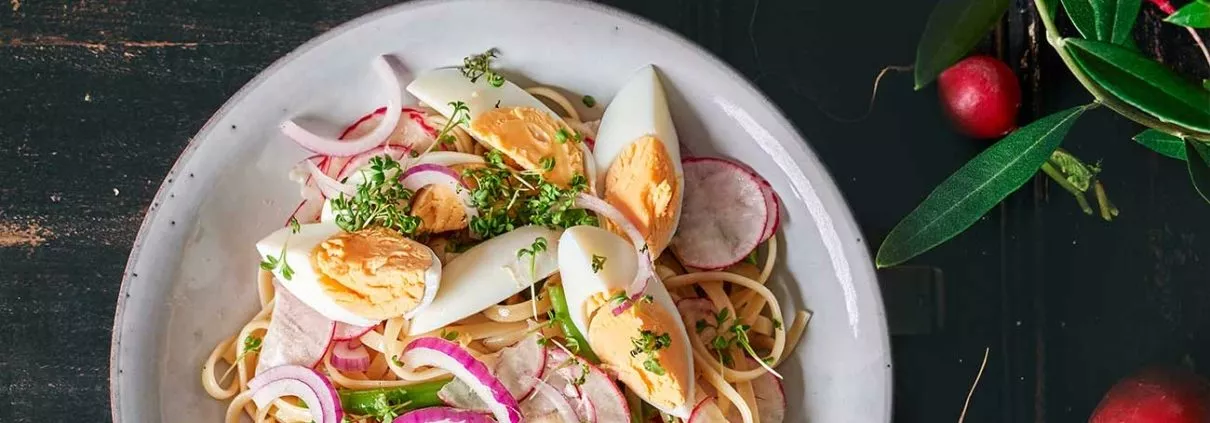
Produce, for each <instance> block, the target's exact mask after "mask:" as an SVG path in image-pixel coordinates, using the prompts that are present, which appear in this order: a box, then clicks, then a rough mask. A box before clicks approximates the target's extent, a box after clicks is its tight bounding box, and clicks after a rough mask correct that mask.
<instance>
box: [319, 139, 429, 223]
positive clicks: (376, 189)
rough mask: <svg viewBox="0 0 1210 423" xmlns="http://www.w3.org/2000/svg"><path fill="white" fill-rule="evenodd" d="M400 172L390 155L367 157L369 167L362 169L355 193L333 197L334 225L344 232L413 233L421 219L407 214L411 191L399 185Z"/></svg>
mask: <svg viewBox="0 0 1210 423" xmlns="http://www.w3.org/2000/svg"><path fill="white" fill-rule="evenodd" d="M401 171H402V168H401V166H400V165H399V162H397V161H395V160H394V159H392V158H391V157H390V156H387V155H382V156H378V157H372V158H370V163H369V166H368V167H367V168H364V169H362V170H361V174H362V176H363V177H364V178H365V181H364V182H362V183H360V184H358V185H357V193H356V194H355V195H353V196H352V197H346V196H345V195H343V194H341V195H339V196H336V197H333V198H332V213H333V214H334V215H335V221H336V226H339V227H340V228H341V229H343V230H345V231H347V232H355V231H358V230H361V229H365V228H367V227H370V226H381V227H385V228H389V229H394V230H396V231H399V232H400V233H402V234H404V235H410V234H412V233H414V232H415V231H416V228H418V227H419V226H420V218H419V217H416V216H412V215H410V214H409V212H410V211H411V206H410V205H409V204H410V200H411V199H412V191H411V190H409V189H407V188H404V187H403V185H402V184H400V183H399V179H398V176H399V173H400V172H401Z"/></svg>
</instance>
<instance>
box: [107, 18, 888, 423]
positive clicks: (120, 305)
mask: <svg viewBox="0 0 1210 423" xmlns="http://www.w3.org/2000/svg"><path fill="white" fill-rule="evenodd" d="M482 1H485V0H412V1H408V2H405V3H399V4H394V5H390V6H386V7H383V8H380V9H377V10H374V11H371V12H368V13H366V14H363V15H361V16H358V17H356V18H353V19H351V20H349V21H347V22H344V23H342V24H340V25H337V26H336V27H333V28H331V29H329V30H327V31H325V32H323V33H321V34H319V35H316V36H315V37H313V38H311V39H309V40H307V41H306V42H305V43H303V44H301V45H299V46H298V47H296V48H294V49H293V50H291V51H290V52H289V53H287V54H286V55H284V56H282V57H280V58H278V59H277V60H275V61H273V63H271V64H270V65H269V66H268V67H266V68H265V69H264V70H261V71H260V72H259V73H258V74H257V75H256V76H255V77H253V78H252V79H251V80H249V81H248V82H247V83H245V84H244V85H243V86H242V87H240V89H239V90H238V91H236V92H235V94H232V95H231V97H229V98H228V99H227V101H225V102H224V103H223V105H222V106H221V107H219V109H218V110H216V111H215V112H214V114H212V115H211V116H210V118H209V119H207V120H206V123H205V124H203V125H202V127H201V128H200V129H199V130H198V132H197V133H196V134H195V135H194V136H193V137H191V138H190V140H189V142H188V143H187V144H186V145H185V147H184V149H182V150H181V153H180V155H178V156H177V158H176V160H175V161H174V162H173V164H172V166H171V167H170V168H169V170H168V173H167V175H172V174H176V173H179V171H180V170H182V168H183V167H184V166H185V164H186V163H188V162H189V160H190V159H191V158H192V157H193V153H194V152H195V151H196V150H197V148H198V147H199V146H200V145H201V143H202V141H203V140H204V139H207V138H209V137H210V135H211V133H212V132H214V131H215V130H216V128H217V126H218V125H217V124H218V122H219V121H220V120H222V118H223V117H225V116H226V115H227V114H228V113H229V112H230V110H231V109H232V108H233V107H235V105H236V104H239V103H241V102H242V101H243V100H244V98H245V97H247V96H248V95H249V93H251V92H252V91H254V90H255V89H256V88H258V87H259V86H260V85H262V84H263V83H264V82H265V81H266V80H268V79H269V78H270V77H272V76H273V75H275V74H277V72H278V70H279V69H280V68H282V67H285V66H286V65H287V64H289V63H290V62H292V61H294V60H295V59H297V58H298V57H299V56H302V55H304V54H306V53H307V52H309V51H311V50H312V49H315V48H317V47H319V46H321V45H323V44H325V43H327V42H328V41H330V40H332V39H334V38H336V37H338V36H340V35H343V34H345V33H346V32H348V31H350V30H352V29H354V28H357V27H360V26H362V25H364V24H367V23H369V22H372V21H375V20H377V19H380V18H382V17H384V16H387V15H393V14H396V13H406V12H408V11H410V10H416V9H422V8H427V7H442V5H446V4H451V3H475V2H482ZM497 1H499V0H497ZM508 1H515V2H521V3H554V4H562V5H571V6H574V7H579V8H584V9H590V10H592V11H594V12H598V13H602V14H605V15H609V16H611V17H615V18H619V19H623V20H626V21H629V22H631V23H634V24H636V25H638V26H641V27H644V28H646V29H648V30H651V31H653V32H655V33H657V34H660V35H662V36H664V37H666V38H668V39H670V40H672V41H673V42H675V43H676V44H678V45H679V46H680V47H681V48H683V49H686V50H689V51H690V52H692V53H694V54H695V55H696V56H699V57H701V58H703V59H704V60H706V61H707V62H709V63H710V64H712V65H714V66H716V67H717V68H718V69H719V70H721V71H722V72H723V73H725V74H727V76H729V77H731V78H732V79H733V80H735V81H742V83H740V84H736V86H737V87H739V88H740V89H741V90H742V91H744V92H746V93H747V94H749V95H751V96H752V97H753V98H754V99H756V100H758V101H759V102H760V103H761V104H762V105H763V106H765V107H768V108H769V109H771V110H775V111H777V113H775V114H774V116H772V117H771V118H772V119H773V120H774V121H775V122H776V123H777V124H778V125H780V126H782V127H784V128H787V129H788V130H789V131H790V132H791V133H793V134H794V135H795V136H797V138H798V140H801V141H802V142H793V143H781V145H782V147H784V148H786V149H789V150H795V151H794V152H796V153H799V154H802V155H805V156H807V157H808V158H809V159H811V160H813V161H815V162H816V163H819V164H820V166H821V167H823V171H822V172H820V173H819V176H820V177H821V178H823V180H822V182H826V183H825V184H822V186H817V187H815V188H814V189H815V190H816V191H818V192H821V193H822V194H825V195H827V196H829V197H833V199H834V200H836V203H835V206H834V207H835V208H836V209H837V210H836V211H837V212H843V216H844V217H845V219H839V220H840V224H842V225H845V226H849V228H848V229H850V230H851V231H852V232H854V233H857V234H859V235H860V234H861V231H860V228H859V227H858V226H857V222H856V219H855V217H854V214H853V211H852V208H850V207H849V204H848V202H847V201H846V200H845V198H844V196H843V195H842V194H841V193H840V188H839V186H838V185H836V182H835V180H834V179H833V178H832V175H831V173H829V172H827V169H826V166H824V164H823V161H822V160H820V159H819V156H818V155H816V154H815V152H814V150H812V149H811V148H810V147H809V146H808V144H807V138H806V137H804V136H803V135H802V133H801V132H799V131H798V128H797V126H795V125H794V123H793V122H791V121H790V120H789V119H788V118H787V117H786V114H785V113H784V112H783V111H782V110H781V108H780V107H778V106H777V105H776V104H775V103H773V102H772V101H771V100H769V97H768V96H766V95H765V94H764V93H763V92H762V91H760V89H758V88H757V87H756V85H754V84H753V83H752V81H750V80H749V79H748V78H747V77H745V76H744V75H743V74H742V73H740V72H739V71H737V70H736V69H735V68H734V67H732V66H731V65H730V64H728V63H727V62H725V61H723V60H722V59H720V58H718V57H717V56H715V55H714V54H713V53H711V52H710V51H708V50H706V49H705V48H703V47H701V46H699V45H698V44H697V43H694V42H693V41H691V40H689V39H687V38H685V37H684V36H682V35H680V34H678V33H676V32H674V31H673V30H671V29H669V28H667V27H665V26H663V25H661V24H658V23H656V22H654V21H651V20H649V19H647V18H644V17H641V16H638V15H636V14H633V13H630V12H627V11H624V10H621V9H618V8H615V7H612V6H609V5H604V4H599V3H594V2H590V1H585V0H508ZM175 184H176V182H175V181H174V180H173V179H172V178H169V177H167V176H166V177H165V178H164V179H163V180H162V181H161V182H160V186H159V188H158V189H157V190H156V193H155V196H153V197H152V200H151V206H150V207H149V208H148V210H147V213H146V215H145V216H144V217H143V221H142V223H141V224H140V225H139V230H138V233H137V234H136V235H135V238H134V242H133V243H132V246H131V249H130V255H129V256H128V257H127V260H126V266H125V268H124V269H123V271H122V282H121V285H120V287H119V289H118V296H117V299H116V302H117V306H116V308H115V310H114V321H113V326H112V328H111V333H110V347H109V404H110V406H109V409H110V418H111V419H112V421H114V422H120V421H121V414H120V404H121V402H120V401H118V381H119V372H118V370H119V369H118V368H117V366H116V363H117V361H118V352H119V351H120V348H119V345H120V344H121V342H122V331H121V327H122V323H123V322H124V321H125V319H124V317H125V311H126V310H125V308H126V298H128V292H129V289H130V285H131V280H132V279H133V278H132V276H133V273H132V272H133V269H134V265H135V261H136V260H137V258H138V257H139V256H140V252H141V251H142V248H143V245H144V243H145V241H146V239H145V237H146V236H147V233H148V229H150V227H151V224H152V222H153V221H154V220H155V219H156V218H157V217H158V215H159V208H158V207H155V205H156V204H162V203H163V202H164V201H165V199H166V198H167V196H168V193H169V192H170V191H171V188H172V187H173V186H174V185H175ZM832 223H833V224H836V223H837V222H836V221H833V222H832ZM856 244H857V246H861V245H864V243H863V242H861V241H860V239H859V240H858V241H856ZM852 250H853V251H847V252H844V254H846V255H851V256H852V257H853V258H855V259H858V260H855V262H853V263H850V264H849V265H850V267H852V268H855V269H861V270H862V271H864V272H865V273H867V274H868V276H869V280H870V281H872V282H873V287H872V289H870V298H869V301H871V302H872V303H873V305H875V306H877V307H876V310H878V311H880V313H877V314H878V317H879V318H878V319H877V320H879V321H881V322H882V324H881V331H880V333H879V334H878V335H879V336H878V337H877V339H878V346H879V347H880V348H881V349H882V351H885V353H886V355H885V362H886V363H885V366H883V370H882V371H883V373H884V374H885V377H886V382H887V383H886V386H884V388H883V400H884V401H885V404H886V419H885V420H886V421H888V422H889V421H890V419H891V410H893V409H894V402H893V401H894V398H893V395H892V393H893V386H894V372H893V371H892V369H893V363H892V360H891V357H890V352H891V349H890V332H889V328H888V325H887V322H886V307H885V305H884V303H883V301H882V293H881V290H880V289H879V288H878V278H877V274H876V272H875V271H874V268H873V266H872V263H873V262H872V260H871V259H870V254H869V251H867V250H866V249H865V248H854V249H852Z"/></svg>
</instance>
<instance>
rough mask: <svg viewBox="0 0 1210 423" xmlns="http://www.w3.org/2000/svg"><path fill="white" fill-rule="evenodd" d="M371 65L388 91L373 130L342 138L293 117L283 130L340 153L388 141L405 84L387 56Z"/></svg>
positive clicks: (311, 147) (323, 150)
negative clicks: (318, 131) (310, 128)
mask: <svg viewBox="0 0 1210 423" xmlns="http://www.w3.org/2000/svg"><path fill="white" fill-rule="evenodd" d="M371 66H372V67H373V68H374V71H375V73H377V74H378V76H379V78H381V79H382V81H383V83H385V84H386V87H384V88H383V91H385V92H386V93H387V109H386V111H385V115H384V116H383V120H382V122H381V123H379V124H378V126H377V127H375V128H374V130H373V131H371V132H370V133H368V134H365V135H363V136H361V137H357V138H353V139H350V140H347V141H341V140H338V139H332V138H328V137H324V136H320V135H317V134H315V133H313V132H311V131H308V130H306V129H304V128H303V127H301V126H299V125H298V124H297V123H295V122H294V121H293V120H287V121H285V122H283V123H282V124H281V131H282V133H284V134H286V136H288V137H290V138H291V139H293V140H294V141H295V142H297V143H298V144H299V145H301V146H302V147H303V148H306V149H307V150H310V151H314V152H316V153H320V154H326V155H329V156H338V157H348V156H353V155H356V154H358V153H361V152H364V151H366V150H369V149H371V148H374V147H377V146H378V145H380V144H382V142H383V141H386V139H387V137H388V136H390V134H391V131H394V130H395V126H396V125H398V124H399V117H400V114H401V111H402V108H403V87H402V84H401V83H400V81H399V76H398V75H396V74H395V69H394V68H393V67H392V66H391V63H390V62H389V61H388V60H387V58H386V56H379V57H378V58H376V59H374V62H373V63H372V65H371Z"/></svg>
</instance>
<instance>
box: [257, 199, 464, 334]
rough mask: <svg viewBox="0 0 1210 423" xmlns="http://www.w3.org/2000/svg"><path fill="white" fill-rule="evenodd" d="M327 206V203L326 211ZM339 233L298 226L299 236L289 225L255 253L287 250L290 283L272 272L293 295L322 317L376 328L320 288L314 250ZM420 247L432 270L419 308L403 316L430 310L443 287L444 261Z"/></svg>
mask: <svg viewBox="0 0 1210 423" xmlns="http://www.w3.org/2000/svg"><path fill="white" fill-rule="evenodd" d="M326 206H327V204H326V203H325V210H326V209H327V207H326ZM340 231H341V229H340V228H339V227H337V226H336V225H335V224H333V223H331V222H330V221H328V222H320V223H310V224H305V225H299V226H298V232H297V233H294V231H293V229H292V228H290V227H288V226H287V227H285V228H281V229H278V230H276V231H274V232H273V233H272V234H269V236H267V237H265V238H264V239H262V240H260V241H259V242H257V243H256V250H257V252H259V253H260V254H261V256H272V257H278V256H280V255H281V252H282V249H283V248H285V251H286V258H285V259H286V263H287V264H289V266H290V269H291V270H293V271H294V274H293V275H292V276H291V278H290V279H289V280H287V279H286V278H284V277H282V274H281V270H280V267H279V268H277V269H274V270H273V275H274V276H276V277H277V279H278V281H280V283H281V285H282V286H284V287H286V289H288V290H290V293H292V294H294V296H295V297H298V299H299V300H300V301H302V302H303V303H304V304H306V305H307V306H309V307H311V308H312V309H314V310H315V311H316V312H318V313H319V314H322V315H323V316H324V317H327V318H329V319H332V320H335V321H338V322H344V323H348V324H350V325H354V326H373V325H375V324H378V321H377V320H370V319H367V318H365V317H362V316H360V315H358V314H357V313H354V312H352V311H350V310H349V309H346V308H344V307H342V306H340V305H339V304H337V303H336V301H333V300H332V297H329V296H328V295H327V294H326V293H325V292H324V290H323V287H321V286H320V285H319V272H318V271H317V270H316V269H315V267H314V266H312V264H311V252H312V251H313V250H314V249H315V247H316V246H317V245H319V244H320V243H321V242H324V241H325V240H327V239H328V238H331V237H332V236H333V235H336V234H338V233H340ZM420 247H422V248H424V249H425V251H428V253H429V257H430V258H431V262H430V264H429V267H428V269H426V270H425V272H424V293H423V295H422V296H421V298H420V302H419V303H417V304H416V307H415V308H413V309H412V310H409V311H408V312H407V313H405V314H404V317H408V316H411V315H415V314H416V313H419V312H420V311H422V310H423V309H425V308H426V307H428V306H429V304H431V303H432V302H433V299H434V298H435V297H436V296H437V292H438V290H439V289H440V288H441V260H440V259H438V258H437V254H436V253H433V250H431V249H429V248H428V247H427V246H425V245H423V244H421V245H420Z"/></svg>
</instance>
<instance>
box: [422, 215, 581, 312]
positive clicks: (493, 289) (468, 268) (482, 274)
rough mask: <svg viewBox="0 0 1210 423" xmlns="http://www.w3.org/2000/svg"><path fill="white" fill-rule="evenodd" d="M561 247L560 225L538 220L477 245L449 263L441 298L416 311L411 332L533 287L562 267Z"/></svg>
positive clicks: (484, 306)
mask: <svg viewBox="0 0 1210 423" xmlns="http://www.w3.org/2000/svg"><path fill="white" fill-rule="evenodd" d="M535 244H543V245H545V247H544V248H535V247H534V245H535ZM558 248H559V231H557V230H553V229H547V228H546V227H543V226H533V225H531V226H522V227H520V228H517V229H515V230H513V231H511V232H508V233H506V234H504V235H500V236H497V237H495V238H492V239H489V240H487V241H484V242H483V243H481V244H479V245H476V246H474V247H472V248H471V249H469V250H467V251H466V252H464V253H462V254H461V255H459V256H458V257H457V258H455V259H453V260H450V262H449V263H446V264H445V267H444V272H443V276H444V279H443V280H442V281H441V290H440V291H438V292H437V298H436V299H434V300H433V303H432V304H430V305H429V306H428V307H427V308H425V309H424V310H421V311H420V312H419V313H416V315H415V316H414V317H413V318H412V324H411V326H410V327H409V328H408V334H409V335H419V334H423V333H427V332H431V331H433V330H436V329H438V328H440V327H442V326H445V325H448V324H450V323H454V322H456V321H458V320H462V319H463V318H465V317H467V316H470V315H472V314H475V313H478V312H480V311H483V309H486V308H488V307H490V306H492V305H494V304H497V303H499V302H501V301H504V300H505V299H507V298H508V297H511V296H513V295H516V294H517V293H518V292H521V291H522V290H525V289H529V287H530V286H531V285H533V284H534V283H535V282H537V281H540V280H542V279H543V278H546V277H547V276H550V275H552V274H554V273H555V271H557V270H558V269H559V266H558V262H556V261H555V251H557V250H558ZM522 250H526V251H530V253H521V251H522Z"/></svg>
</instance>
